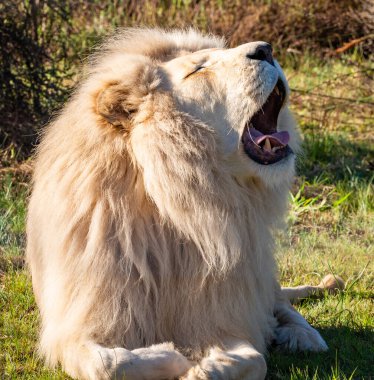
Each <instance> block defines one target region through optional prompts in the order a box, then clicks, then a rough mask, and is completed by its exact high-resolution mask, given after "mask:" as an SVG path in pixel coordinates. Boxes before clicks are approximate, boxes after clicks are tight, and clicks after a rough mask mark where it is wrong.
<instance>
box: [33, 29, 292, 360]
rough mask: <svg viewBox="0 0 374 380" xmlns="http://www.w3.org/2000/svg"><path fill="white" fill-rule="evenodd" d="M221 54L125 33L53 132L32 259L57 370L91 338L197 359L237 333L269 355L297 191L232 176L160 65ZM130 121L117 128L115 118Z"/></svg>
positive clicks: (40, 154)
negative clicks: (161, 345) (281, 254)
mask: <svg viewBox="0 0 374 380" xmlns="http://www.w3.org/2000/svg"><path fill="white" fill-rule="evenodd" d="M220 46H222V41H221V40H219V39H216V38H213V37H202V36H201V35H199V34H197V33H195V32H193V31H188V32H176V33H163V32H162V31H157V30H156V31H155V30H152V31H148V30H144V29H140V30H130V31H126V32H123V33H122V34H120V35H119V36H118V35H117V37H116V38H114V39H111V40H109V42H107V43H106V44H105V45H104V46H103V47H102V48H101V49H99V53H98V54H96V55H95V57H94V59H93V60H92V62H91V64H90V66H89V70H88V72H87V73H86V74H85V79H84V81H83V82H82V84H81V85H80V86H79V87H78V88H77V90H76V92H75V93H74V95H73V96H72V99H71V100H70V102H69V103H68V104H67V105H66V107H65V108H64V109H63V110H62V112H61V113H60V114H59V115H58V116H57V117H56V119H55V120H54V121H53V122H52V123H51V124H50V125H49V127H48V128H47V129H46V132H45V134H44V136H43V138H42V141H41V144H40V146H39V148H38V151H37V158H36V164H35V174H34V181H33V193H32V196H31V200H30V206H29V214H28V227H27V233H28V246H27V257H28V262H29V265H30V268H31V272H32V277H33V286H34V290H35V294H36V299H37V302H38V305H39V308H40V310H41V314H42V334H41V352H42V353H43V354H44V355H45V356H47V360H48V362H49V363H50V364H52V365H53V364H55V363H56V362H57V361H58V360H61V356H62V355H63V350H62V347H63V346H64V345H65V344H67V343H68V341H72V340H79V339H81V337H92V338H94V339H95V340H96V341H98V342H100V343H101V344H105V345H108V346H111V347H113V346H115V345H118V346H124V347H126V348H129V349H132V348H136V347H143V346H146V345H150V344H153V343H157V342H165V341H173V342H174V343H175V344H176V346H177V347H180V348H181V349H183V348H192V349H193V352H195V353H198V352H201V351H202V350H204V349H206V348H207V347H209V345H210V344H213V342H217V340H219V339H220V337H221V336H222V334H226V335H228V336H235V337H239V338H244V339H250V341H251V342H252V343H253V345H254V346H255V347H256V349H258V350H259V351H261V352H263V351H264V350H265V346H266V343H267V341H268V340H269V339H270V338H271V335H272V330H273V327H274V324H275V321H274V317H273V305H274V286H275V285H274V283H275V282H276V269H275V263H274V259H273V255H272V250H273V239H272V231H271V228H272V227H273V226H274V225H275V224H276V223H277V221H278V218H279V216H281V215H282V213H283V211H284V209H285V206H286V194H287V186H288V184H280V185H277V186H276V187H275V186H270V187H267V186H266V185H265V184H264V183H263V182H262V181H261V180H259V179H257V178H247V179H246V180H241V179H237V178H235V177H234V176H232V174H231V173H230V170H229V166H228V164H227V162H225V160H224V158H223V156H222V155H221V154H220V144H219V141H217V136H216V135H215V133H214V131H213V129H212V128H211V127H210V126H209V125H206V124H204V123H203V122H201V121H198V120H195V119H193V118H192V117H190V116H189V115H187V114H185V113H183V112H181V111H179V110H178V106H177V105H176V104H175V103H174V102H173V99H172V98H171V97H170V95H169V94H168V92H167V91H162V89H161V90H160V89H159V88H158V86H159V83H160V82H161V79H160V75H161V74H160V73H159V72H158V70H157V68H155V66H154V65H153V63H152V61H153V60H155V59H159V60H162V59H164V57H168V56H169V55H173V54H175V52H176V51H179V50H185V51H195V50H200V49H203V48H208V47H220ZM124 60H125V61H124ZM121 112H122V116H121V117H122V119H121V118H120V122H119V123H118V124H116V123H108V122H107V121H106V120H108V117H110V115H113V114H116V113H121ZM103 115H104V116H105V115H106V116H107V117H106V118H103ZM116 120H118V118H117V119H116ZM192 354H193V353H192Z"/></svg>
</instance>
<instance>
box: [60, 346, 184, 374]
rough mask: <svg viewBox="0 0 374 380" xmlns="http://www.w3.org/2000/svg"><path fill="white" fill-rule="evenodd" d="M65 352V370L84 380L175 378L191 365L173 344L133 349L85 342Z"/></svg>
mask: <svg viewBox="0 0 374 380" xmlns="http://www.w3.org/2000/svg"><path fill="white" fill-rule="evenodd" d="M63 355H64V358H63V360H62V366H63V368H64V370H65V371H66V372H67V373H68V374H69V375H70V376H72V377H74V378H79V379H85V380H108V379H117V380H121V379H126V380H144V379H147V380H161V379H163V380H166V379H169V380H173V379H175V378H177V377H178V376H181V375H182V374H184V373H186V372H187V371H188V369H189V368H190V367H191V363H190V362H189V361H188V360H187V359H186V358H185V357H184V356H183V355H182V354H181V353H179V352H178V351H176V350H175V349H174V345H173V344H172V343H162V344H156V345H153V346H150V347H146V348H140V349H135V350H132V351H130V350H127V349H125V348H122V347H116V348H108V347H103V346H101V345H99V344H95V343H93V342H85V343H84V344H80V345H74V346H70V347H69V346H67V347H65V348H64V352H63Z"/></svg>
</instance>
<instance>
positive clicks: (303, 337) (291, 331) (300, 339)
mask: <svg viewBox="0 0 374 380" xmlns="http://www.w3.org/2000/svg"><path fill="white" fill-rule="evenodd" d="M274 341H275V344H276V345H277V346H278V347H280V348H282V349H285V350H289V351H297V350H298V351H314V352H319V351H327V350H328V346H327V344H326V342H325V341H324V340H323V338H322V337H321V335H320V333H319V332H318V331H317V330H315V329H314V328H313V327H311V326H300V325H297V324H287V325H282V326H279V327H277V328H276V329H275V339H274Z"/></svg>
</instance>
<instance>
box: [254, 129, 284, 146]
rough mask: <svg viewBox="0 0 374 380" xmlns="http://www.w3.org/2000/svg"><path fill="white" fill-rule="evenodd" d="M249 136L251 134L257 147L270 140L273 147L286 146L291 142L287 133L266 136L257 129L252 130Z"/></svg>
mask: <svg viewBox="0 0 374 380" xmlns="http://www.w3.org/2000/svg"><path fill="white" fill-rule="evenodd" d="M249 134H250V136H251V139H252V140H253V142H254V143H256V144H257V145H260V143H261V142H263V141H264V140H266V139H269V140H270V142H271V143H272V145H273V146H274V145H276V146H285V145H287V144H288V142H289V141H290V135H289V133H288V132H286V131H282V132H275V133H272V134H270V135H264V134H263V133H261V132H260V131H258V130H257V129H255V128H250V129H249Z"/></svg>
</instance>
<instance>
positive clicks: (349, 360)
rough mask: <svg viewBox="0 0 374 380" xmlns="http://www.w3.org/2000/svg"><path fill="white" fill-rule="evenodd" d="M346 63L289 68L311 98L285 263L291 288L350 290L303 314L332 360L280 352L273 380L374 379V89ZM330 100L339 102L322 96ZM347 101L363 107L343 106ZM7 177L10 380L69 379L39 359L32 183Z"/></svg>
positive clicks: (3, 209)
mask: <svg viewBox="0 0 374 380" xmlns="http://www.w3.org/2000/svg"><path fill="white" fill-rule="evenodd" d="M344 59H345V61H341V60H331V61H328V62H324V63H322V62H320V61H315V60H313V59H312V58H310V57H307V58H305V59H301V60H300V59H299V61H298V62H293V61H292V62H288V64H287V70H286V72H287V76H288V77H289V78H290V85H291V87H292V88H296V89H299V90H300V89H303V91H304V90H305V92H295V93H294V95H293V98H292V103H293V104H294V112H295V113H296V115H297V116H298V118H299V121H300V125H301V128H302V130H303V134H304V153H303V155H302V156H301V157H300V159H299V163H298V172H299V175H298V178H297V181H296V183H295V186H294V189H293V191H292V195H290V203H291V207H290V212H289V217H288V227H287V229H286V232H285V233H283V234H282V235H280V236H279V238H278V254H277V257H278V261H279V268H280V278H281V281H282V284H283V285H287V286H292V285H300V284H306V283H310V284H317V283H319V281H320V279H321V277H323V276H324V275H325V274H327V273H330V272H332V273H335V274H339V275H340V276H342V277H343V278H344V280H345V281H346V284H347V288H346V290H345V291H344V292H341V293H339V294H337V295H335V296H326V297H324V298H322V299H318V300H317V299H310V300H305V301H304V302H303V303H301V304H299V305H297V308H298V310H299V311H300V312H301V313H302V314H303V315H304V316H305V317H306V318H307V320H308V321H309V322H310V323H311V324H312V325H313V326H315V327H316V328H318V329H319V331H320V332H321V334H322V336H323V337H324V338H325V340H326V341H327V343H328V345H329V347H330V350H329V351H328V352H326V353H320V354H315V353H293V354H290V353H284V352H278V351H277V350H276V349H275V348H271V349H270V352H269V355H268V379H292V380H296V379H300V380H309V379H310V380H322V379H327V380H338V379H339V380H344V379H370V378H374V365H373V357H374V347H373V341H374V305H373V298H374V291H373V289H374V267H373V262H372V261H373V257H374V256H373V254H374V250H373V247H374V231H373V229H374V226H373V223H372V220H373V216H374V212H373V211H374V210H373V209H374V202H373V196H374V195H373V175H372V169H373V141H372V139H373V133H372V131H371V130H370V123H369V122H368V120H369V118H370V117H372V115H373V106H372V105H370V102H373V99H372V97H370V96H369V95H368V88H369V87H370V86H371V85H372V81H371V82H370V80H368V79H365V78H366V75H367V73H368V72H371V71H370V70H372V68H371V67H368V66H367V63H365V62H364V63H359V66H358V68H357V60H356V59H354V57H353V58H352V57H346V58H344ZM347 62H351V64H346V63H347ZM365 65H366V66H365ZM358 71H360V72H359V73H358ZM320 92H322V93H323V94H327V95H328V96H332V97H334V98H321V97H319V96H317V95H315V94H318V93H320ZM343 97H344V98H350V99H356V100H358V101H357V102H352V101H342V100H337V99H335V98H343ZM360 101H363V102H367V103H365V104H364V103H360ZM5 172H6V173H5V174H4V173H3V174H2V172H1V170H0V310H1V313H0V378H1V379H67V378H68V377H67V376H66V375H64V374H63V372H62V371H60V370H59V369H58V370H56V371H50V370H48V369H46V368H45V367H44V366H43V364H42V362H41V361H40V360H39V359H38V356H37V353H36V341H37V331H38V325H39V316H38V311H37V308H36V306H35V301H34V298H33V294H32V290H31V283H30V279H29V277H28V275H27V272H26V270H25V268H24V265H23V250H24V243H25V236H24V229H25V210H26V202H27V195H28V185H27V176H24V175H23V174H22V171H21V174H20V173H19V171H15V172H12V171H11V170H9V172H7V171H5Z"/></svg>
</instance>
